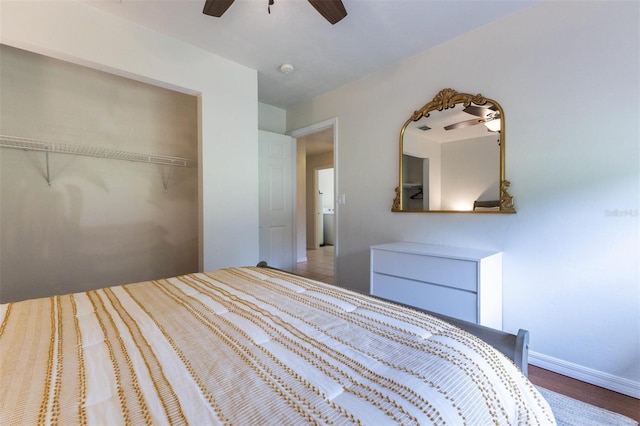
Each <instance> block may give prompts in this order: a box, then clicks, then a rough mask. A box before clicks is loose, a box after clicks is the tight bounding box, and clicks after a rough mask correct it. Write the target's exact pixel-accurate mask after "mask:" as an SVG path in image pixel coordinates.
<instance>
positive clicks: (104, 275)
mask: <svg viewBox="0 0 640 426" xmlns="http://www.w3.org/2000/svg"><path fill="white" fill-rule="evenodd" d="M0 59H1V62H0V93H2V96H1V98H0V99H1V100H0V117H2V119H1V121H0V134H2V135H9V136H18V137H24V138H31V139H38V140H46V141H54V142H61V143H65V144H69V145H74V146H83V147H101V148H108V149H114V150H121V151H129V152H137V153H147V154H162V155H169V156H176V157H185V158H191V159H193V160H197V157H198V133H197V132H198V122H197V120H198V99H197V97H196V96H193V95H187V94H184V93H179V92H175V91H172V90H168V89H165V88H160V87H157V86H153V85H150V84H146V83H142V82H139V81H134V80H131V79H128V78H124V77H120V76H116V75H113V74H108V73H105V72H102V71H97V70H94V69H90V68H86V67H83V66H80V65H75V64H71V63H69V62H64V61H60V60H57V59H52V58H49V57H45V56H42V55H39V54H35V53H32V52H27V51H24V50H21V49H16V48H13V47H9V46H6V45H0ZM45 158H46V157H45V154H44V153H42V152H35V151H29V152H27V151H22V150H15V149H7V148H2V149H0V194H1V198H0V202H1V204H0V229H1V230H2V233H1V236H0V245H1V251H0V253H1V254H2V256H1V257H0V283H1V286H0V302H2V303H5V302H9V301H16V300H22V299H27V298H34V297H42V296H48V295H51V294H61V293H62V294H64V293H69V292H75V291H84V290H88V289H92V288H97V287H103V286H108V285H115V284H122V283H128V282H136V281H142V280H149V279H156V278H162V277H169V276H174V275H179V274H184V273H189V272H194V271H197V270H198V170H197V168H184V167H175V166H174V167H170V166H164V165H158V164H148V163H137V162H129V161H122V160H114V159H100V158H92V157H85V156H77V155H67V154H50V155H49V167H50V179H51V186H48V184H47V181H46V161H45ZM165 187H166V190H165Z"/></svg>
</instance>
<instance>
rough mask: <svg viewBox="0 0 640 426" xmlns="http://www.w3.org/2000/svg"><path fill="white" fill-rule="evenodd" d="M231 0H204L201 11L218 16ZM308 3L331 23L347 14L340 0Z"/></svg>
mask: <svg viewBox="0 0 640 426" xmlns="http://www.w3.org/2000/svg"><path fill="white" fill-rule="evenodd" d="M233 2H234V0H206V2H205V4H204V9H203V10H202V13H204V14H205V15H209V16H215V17H216V18H220V17H221V16H222V15H223V14H224V13H225V12H226V11H227V9H229V7H230V6H231V5H232V4H233ZM309 3H311V5H312V6H313V7H314V8H315V9H316V10H317V11H318V12H319V13H320V15H322V16H323V17H324V18H325V19H326V20H327V21H329V22H330V23H331V24H332V25H335V24H336V23H337V22H339V21H340V20H342V18H344V17H345V16H347V10H346V9H345V8H344V5H343V4H342V1H341V0H309ZM273 4H274V0H268V6H267V10H269V13H271V6H272V5H273Z"/></svg>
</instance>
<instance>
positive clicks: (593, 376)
mask: <svg viewBox="0 0 640 426" xmlns="http://www.w3.org/2000/svg"><path fill="white" fill-rule="evenodd" d="M529 364H532V365H535V366H536V367H540V368H544V369H545V370H549V371H553V372H554V373H558V374H562V375H563V376H568V377H572V378H574V379H577V380H581V381H583V382H587V383H591V384H592V385H596V386H600V387H602V388H605V389H609V390H612V391H615V392H619V393H623V394H625V395H629V396H631V397H634V398H640V382H634V381H633V380H629V379H626V378H624V377H618V376H614V375H613V374H609V373H603V372H602V371H598V370H594V369H592V368H589V367H584V366H582V365H578V364H573V363H570V362H567V361H563V360H561V359H558V358H553V357H550V356H548V355H544V354H541V353H538V352H534V351H529Z"/></svg>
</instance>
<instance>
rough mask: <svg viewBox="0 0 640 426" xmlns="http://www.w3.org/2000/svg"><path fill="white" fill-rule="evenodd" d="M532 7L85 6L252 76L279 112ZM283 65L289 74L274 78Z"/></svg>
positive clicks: (504, 1) (397, 2)
mask: <svg viewBox="0 0 640 426" xmlns="http://www.w3.org/2000/svg"><path fill="white" fill-rule="evenodd" d="M534 1H538V0H526V1H525V0H467V1H463V0H448V1H447V0H437V1H436V0H343V3H344V6H345V8H346V9H347V13H348V15H347V16H346V17H345V18H344V19H343V20H342V21H340V22H338V23H337V24H336V25H331V24H329V23H328V22H327V21H326V20H325V19H324V18H323V17H322V16H321V15H320V14H319V13H318V12H316V10H315V9H314V8H313V7H312V6H311V4H310V3H308V1H306V0H275V4H274V5H273V6H271V13H270V14H269V13H268V12H267V4H268V0H236V1H235V3H234V4H232V5H231V7H230V8H229V9H228V10H227V12H226V13H225V14H224V15H223V16H222V18H214V17H211V16H207V15H204V14H203V13H202V8H203V6H204V0H88V1H87V4H89V5H91V6H93V7H96V8H99V9H101V10H103V11H104V12H107V13H111V14H114V15H118V16H120V17H122V18H124V19H127V20H130V21H134V22H137V23H138V24H140V25H142V26H145V27H148V28H150V29H153V30H155V31H158V32H161V33H165V34H167V35H170V36H172V37H174V38H177V39H180V40H182V41H185V42H188V43H190V44H193V45H196V46H199V47H201V48H203V49H206V50H208V51H211V52H213V53H215V54H217V55H219V56H222V57H224V58H227V59H230V60H232V61H234V62H237V63H240V64H243V65H246V66H247V67H250V68H253V69H256V70H257V71H258V100H259V101H260V102H263V103H266V104H269V105H273V106H277V107H280V108H286V107H288V106H291V105H294V104H296V103H299V102H303V101H307V100H309V99H311V98H313V97H315V96H317V95H319V94H321V93H324V92H327V91H329V90H332V89H335V88H337V87H340V86H342V85H344V84H346V83H349V82H351V81H354V80H357V79H359V78H360V77H362V76H364V75H367V74H370V73H373V72H375V71H378V70H382V69H385V68H387V67H389V66H391V65H392V64H394V63H397V62H399V61H401V60H403V59H405V58H408V57H410V56H412V55H414V54H416V53H419V52H422V51H425V50H428V49H430V48H432V47H434V46H436V45H439V44H442V43H444V42H446V41H447V40H451V39H453V38H455V37H457V36H459V35H461V34H463V33H466V32H469V31H473V30H474V29H476V28H479V27H481V26H483V25H486V24H488V23H490V22H493V21H496V20H498V19H500V18H502V17H504V16H506V15H508V14H511V13H514V12H517V11H519V10H522V9H524V8H526V7H528V6H530V5H531V4H532V3H533V2H534ZM283 63H290V64H293V65H294V67H295V72H293V73H291V74H282V73H281V72H280V71H279V67H280V65H281V64H283Z"/></svg>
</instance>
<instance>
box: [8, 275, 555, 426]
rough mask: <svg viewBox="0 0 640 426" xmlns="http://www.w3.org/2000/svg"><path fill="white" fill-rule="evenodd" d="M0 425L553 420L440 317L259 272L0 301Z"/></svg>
mask: <svg viewBox="0 0 640 426" xmlns="http://www.w3.org/2000/svg"><path fill="white" fill-rule="evenodd" d="M0 362H1V366H0V374H1V376H0V377H1V380H0V423H2V424H3V425H9V424H12V425H13V424H16V425H22V424H24V425H35V424H62V425H72V424H81V425H86V424H88V425H117V424H135V425H138V424H154V425H163V424H194V425H205V424H206V425H216V424H235V425H259V424H260V425H262V424H264V425H269V424H274V425H276V424H277V425H285V424H291V425H299V424H362V425H385V424H423V425H428V424H441V425H444V424H450V425H463V424H468V425H489V424H496V425H503V424H504V425H507V424H523V425H524V424H526V425H535V424H544V425H549V424H554V422H555V421H554V418H553V414H552V413H551V410H550V408H549V406H548V404H547V403H546V401H545V400H544V398H543V397H542V396H541V395H540V393H539V392H538V391H537V390H536V389H535V387H534V386H533V385H532V384H531V383H530V382H529V381H528V379H527V378H526V377H524V375H523V374H522V373H521V372H520V371H519V370H518V369H517V367H516V366H515V365H514V364H513V363H512V362H511V361H510V360H509V359H507V358H506V357H505V356H503V355H502V354H501V353H500V352H498V351H497V350H495V349H494V348H492V347H491V346H489V345H487V344H485V343H484V342H483V341H481V340H479V339H478V338H476V337H474V336H472V335H470V334H468V333H466V332H464V331H462V330H460V329H458V328H456V327H455V326H453V325H451V324H448V323H446V322H444V321H442V320H440V319H437V318H435V317H432V316H430V315H427V314H425V313H423V312H418V311H415V310H412V309H410V308H406V307H402V306H398V305H395V304H393V303H390V302H386V301H381V300H379V299H376V298H372V297H369V296H366V295H361V294H358V293H355V292H351V291H348V290H345V289H342V288H340V287H336V286H332V285H329V284H324V283H319V282H316V281H312V280H308V279H305V278H301V277H297V276H294V275H290V274H286V273H283V272H280V271H276V270H271V269H268V268H253V267H246V268H226V269H220V270H216V271H213V272H209V273H195V274H190V275H185V276H179V277H173V278H168V279H163V280H155V281H148V282H142V283H134V284H127V285H121V286H115V287H108V288H104V289H100V290H95V291H88V292H83V293H75V294H70V295H64V296H53V297H50V298H42V299H33V300H26V301H21V302H16V303H10V304H4V305H0Z"/></svg>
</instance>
